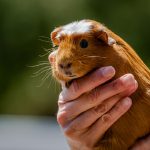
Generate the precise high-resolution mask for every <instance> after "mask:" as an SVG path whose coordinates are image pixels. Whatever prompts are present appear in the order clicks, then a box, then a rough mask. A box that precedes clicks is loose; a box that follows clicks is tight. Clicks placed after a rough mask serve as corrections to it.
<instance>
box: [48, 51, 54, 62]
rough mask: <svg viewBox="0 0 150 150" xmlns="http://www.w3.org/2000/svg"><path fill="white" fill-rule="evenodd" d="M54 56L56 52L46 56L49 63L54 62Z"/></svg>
mask: <svg viewBox="0 0 150 150" xmlns="http://www.w3.org/2000/svg"><path fill="white" fill-rule="evenodd" d="M55 56H56V52H52V53H51V54H50V55H49V56H48V60H49V62H50V63H51V64H53V63H54V62H55Z"/></svg>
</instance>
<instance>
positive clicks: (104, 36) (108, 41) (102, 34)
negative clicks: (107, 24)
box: [97, 30, 116, 46]
mask: <svg viewBox="0 0 150 150" xmlns="http://www.w3.org/2000/svg"><path fill="white" fill-rule="evenodd" d="M97 37H98V38H99V39H100V40H102V41H103V42H104V43H105V44H107V45H109V46H112V45H113V44H115V43H116V41H115V39H113V38H112V37H110V36H109V35H108V33H107V32H106V31H104V30H101V31H99V33H98V35H97Z"/></svg>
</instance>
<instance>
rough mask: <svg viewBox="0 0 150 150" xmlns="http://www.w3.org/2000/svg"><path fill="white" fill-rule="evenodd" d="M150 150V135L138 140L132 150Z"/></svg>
mask: <svg viewBox="0 0 150 150" xmlns="http://www.w3.org/2000/svg"><path fill="white" fill-rule="evenodd" d="M149 149H150V135H149V136H147V137H146V138H144V139H142V140H138V141H137V142H136V143H135V144H134V146H133V147H132V148H130V150H149Z"/></svg>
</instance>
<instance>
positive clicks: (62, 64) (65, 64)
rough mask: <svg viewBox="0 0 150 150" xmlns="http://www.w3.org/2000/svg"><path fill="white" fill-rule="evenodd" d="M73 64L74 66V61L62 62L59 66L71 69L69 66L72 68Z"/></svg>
mask: <svg viewBox="0 0 150 150" xmlns="http://www.w3.org/2000/svg"><path fill="white" fill-rule="evenodd" d="M71 66H72V63H61V64H59V67H60V68H61V69H69V68H71Z"/></svg>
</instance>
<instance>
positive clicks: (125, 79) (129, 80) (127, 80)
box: [121, 74, 135, 86]
mask: <svg viewBox="0 0 150 150" xmlns="http://www.w3.org/2000/svg"><path fill="white" fill-rule="evenodd" d="M121 80H122V81H123V83H124V84H125V86H129V85H132V84H135V79H134V76H133V75H132V74H127V75H124V76H123V77H121Z"/></svg>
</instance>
